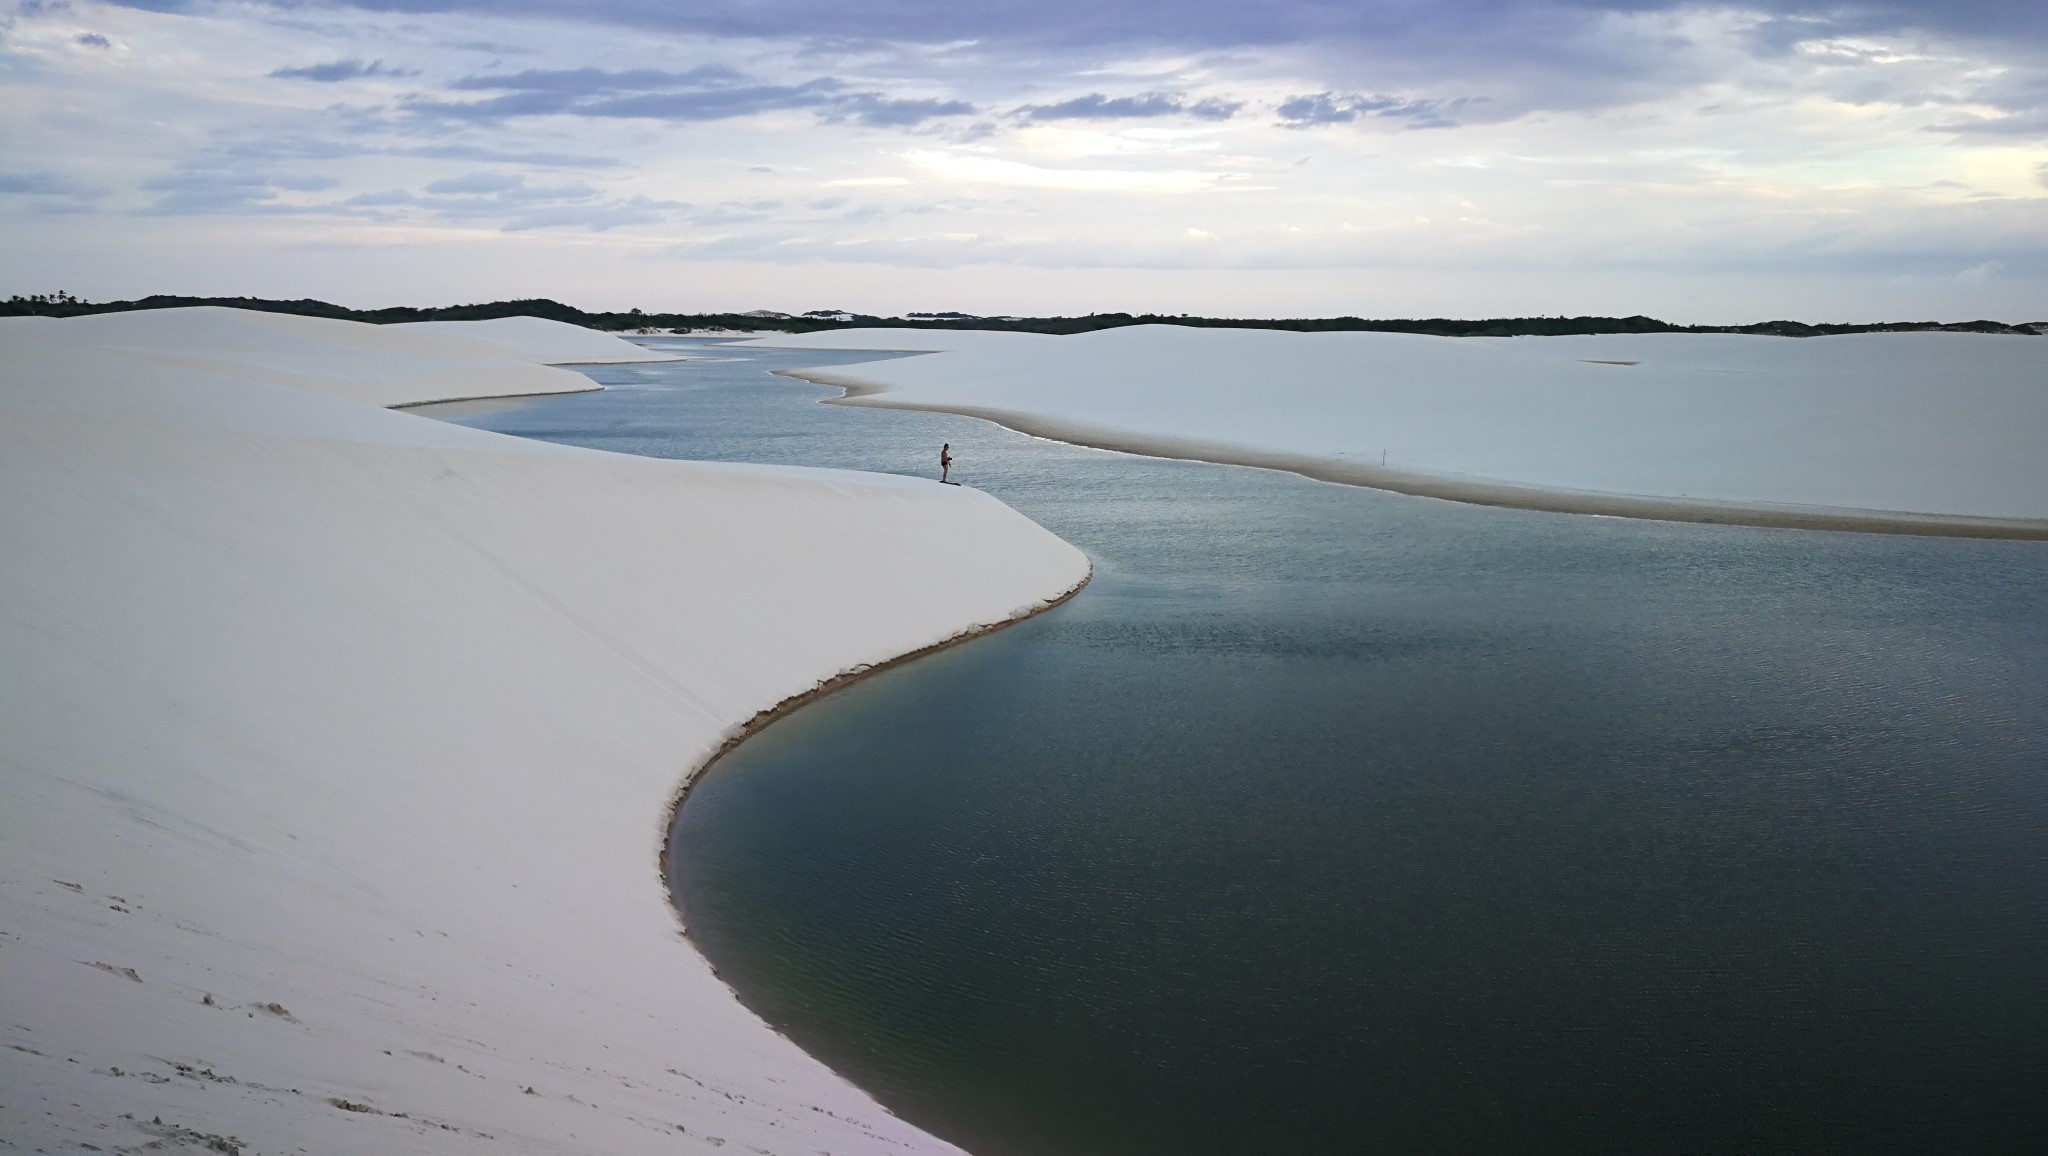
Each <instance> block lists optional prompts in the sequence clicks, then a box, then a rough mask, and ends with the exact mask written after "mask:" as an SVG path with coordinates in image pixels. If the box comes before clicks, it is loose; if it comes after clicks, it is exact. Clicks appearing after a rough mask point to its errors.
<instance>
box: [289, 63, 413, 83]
mask: <svg viewBox="0 0 2048 1156" xmlns="http://www.w3.org/2000/svg"><path fill="white" fill-rule="evenodd" d="M270 75H271V76H274V77H277V78H279V79H282V80H312V81H317V82H319V83H321V84H334V83H337V82H339V81H343V80H356V79H358V78H361V77H365V76H418V75H419V71H418V70H417V69H403V68H391V67H388V66H387V65H385V63H384V62H383V61H381V60H372V61H370V62H369V63H368V64H364V63H363V62H362V61H360V60H355V59H348V60H330V61H328V62H327V63H325V64H308V65H305V66H304V67H300V68H279V69H275V70H273V71H272V72H271V73H270Z"/></svg>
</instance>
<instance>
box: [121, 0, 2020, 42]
mask: <svg viewBox="0 0 2048 1156" xmlns="http://www.w3.org/2000/svg"><path fill="white" fill-rule="evenodd" d="M128 2H129V4H130V5H131V6H134V7H149V8H157V9H162V8H166V7H181V6H182V4H181V3H180V2H179V0H128ZM291 2H292V3H294V4H295V3H296V2H297V0H291ZM354 6H355V7H359V8H365V9H370V10H376V11H397V12H482V13H489V14H492V15H496V16H540V17H547V18H554V19H565V18H566V19H576V20H582V21H587V22H592V23H602V24H612V25H621V26H626V27H637V28H650V29H661V30H664V31H669V32H682V33H692V34H698V35H710V36H738V37H765V38H776V39H786V38H789V37H790V36H792V35H797V36H802V37H806V38H810V39H813V40H816V41H819V42H834V41H837V42H843V43H850V44H856V45H872V44H877V43H884V42H898V43H904V42H907V43H917V44H958V43H962V42H969V41H972V42H977V43H979V44H988V43H992V42H1010V43H1015V44H1019V45H1072V46H1090V47H1096V48H1102V49H1105V50H1108V51H1110V52H1111V54H1114V53H1115V50H1116V49H1120V48H1125V47H1131V46H1156V47H1169V48H1183V49H1203V48H1210V49H1214V48H1233V47H1245V46H1272V45H1287V44H1303V43H1318V42H1330V41H1349V42H1353V43H1359V42H1370V41H1373V40H1384V39H1386V38H1388V37H1390V36H1400V35H1402V34H1404V33H1408V32H1412V31H1415V30H1418V29H1427V30H1429V31H1430V32H1431V33H1432V34H1433V35H1436V36H1438V37H1441V38H1444V39H1449V38H1450V37H1452V36H1455V35H1457V34H1458V33H1460V32H1463V33H1464V34H1466V35H1467V36H1470V37H1474V38H1477V37H1478V36H1479V35H1480V34H1483V33H1484V32H1485V30H1486V29H1487V28H1488V27H1489V26H1490V25H1492V26H1498V25H1500V24H1503V23H1522V22H1525V21H1539V22H1540V21H1546V20H1547V21H1551V22H1565V21H1570V22H1579V21H1587V20H1590V21H1595V22H1597V21H1599V20H1601V19H1602V18H1604V17H1606V16H1609V15H1614V14H1619V15H1636V14H1642V13H1664V12H1676V11H1680V10H1685V9H1690V8H1700V7H1705V5H1701V4H1699V3H1698V2H1697V0H1436V2H1433V3H1428V4H1421V3H1389V2H1384V0H1382V2H1377V3H1361V2H1359V0H1290V2H1289V3H1286V4H1247V3H1245V2H1244V0H986V2H983V3H975V4H961V3H956V2H942V0H924V2H915V0H897V2H893V3H883V4H874V3H846V2H845V0H696V2H694V3H690V4H665V3H658V2H655V0H575V2H574V3H571V2H569V0H355V5H354ZM1741 7H1742V8H1743V9H1744V10H1747V11H1751V12H1754V13H1757V14H1759V15H1761V16H1764V17H1776V18H1781V19H1785V20H1788V21H1793V22H1798V23H1804V24H1807V25H1809V26H1812V27H1816V28H1820V29H1823V30H1826V31H1827V32H1828V33H1830V34H1839V35H1852V34H1868V33H1880V32H1906V31H1918V32H1933V33H1944V34H1951V35H1959V36H1970V37H2013V36H2026V35H2036V36H2038V35H2039V34H2041V33H2043V32H2048V6H2044V5H2040V4H2036V3H2030V2H2028V0H1860V2H1858V3H1843V2H1842V0H1747V2H1746V3H1744V4H1743V5H1741Z"/></svg>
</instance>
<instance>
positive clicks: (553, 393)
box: [383, 361, 659, 417]
mask: <svg viewBox="0 0 2048 1156" xmlns="http://www.w3.org/2000/svg"><path fill="white" fill-rule="evenodd" d="M577 364H587V365H598V364H604V363H601V362H595V361H592V362H578V363H577ZM610 364H615V365H636V364H639V363H638V362H631V361H620V362H612V363H610ZM657 364H659V363H657ZM558 368H559V367H558ZM604 388H605V387H604V386H602V385H599V384H597V383H596V382H592V383H591V384H590V388H588V389H549V390H543V391H541V392H539V393H478V394H472V395H470V396H468V397H437V398H434V399H433V400H432V401H407V402H401V403H399V404H398V405H387V406H384V407H383V408H385V409H395V410H401V411H403V410H413V409H426V408H427V407H429V406H436V405H455V404H457V403H459V402H465V401H518V400H519V399H521V398H528V397H574V396H576V395H577V394H579V393H603V392H604ZM425 416H427V417H432V416H433V415H432V414H427V415H425Z"/></svg>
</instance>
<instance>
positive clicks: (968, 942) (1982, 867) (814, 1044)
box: [469, 352, 2048, 1156]
mask: <svg viewBox="0 0 2048 1156" xmlns="http://www.w3.org/2000/svg"><path fill="white" fill-rule="evenodd" d="M747 356H748V357H749V358H750V360H746V361H735V362H728V363H721V364H696V365H679V366H643V367H618V368H607V369H600V370H596V371H594V375H595V376H597V377H598V378H599V379H600V380H604V381H607V382H610V383H614V384H616V385H617V387H618V388H616V389H615V390H613V391H610V392H607V393H604V394H596V395H584V396H579V397H568V398H560V399H551V400H547V401H544V402H540V403H536V404H534V405H531V406H528V407H525V408H522V409H519V410H515V411H510V412H504V413H497V414H488V415H481V416H478V417H476V418H473V419H469V420H470V421H471V423H472V424H477V425H484V426H488V427H490V428H497V429H503V430H506V431H508V432H515V433H523V434H527V435H530V436H540V437H547V438H551V439H555V440H561V441H569V442H576V443H578V444H585V445H596V446H600V447H602V448H608V449H620V450H626V451H628V452H637V453H653V454H658V455H666V456H677V457H708V458H725V459H734V460H751V461H776V462H794V463H801V464H810V465H843V466H854V467H858V468H867V469H885V470H893V471H897V472H906V473H918V472H927V473H929V472H932V462H931V459H932V458H933V457H934V456H935V454H936V450H937V447H938V444H939V443H940V442H941V441H951V442H952V443H953V444H954V447H955V452H956V454H958V456H959V458H960V463H959V467H958V472H957V473H956V477H959V478H961V480H963V481H965V482H967V483H968V484H970V485H976V486H980V487H983V488H986V489H988V490H990V491H992V492H994V493H996V494H997V495H999V496H1001V497H1002V498H1004V499H1005V500H1006V501H1008V502H1010V503H1011V504H1012V505H1015V506H1017V507H1018V508H1019V509H1021V510H1023V511H1024V512H1025V513H1027V514H1029V515H1031V516H1032V517H1034V518H1036V519H1037V520H1039V521H1040V522H1041V523H1043V524H1045V525H1046V526H1048V527H1049V528H1051V529H1053V530H1055V531H1056V532H1058V533H1060V534H1061V535H1062V536H1064V537H1066V538H1067V539H1068V540H1070V541H1073V542H1075V543H1076V544H1077V545H1080V546H1081V547H1082V548H1083V549H1085V550H1087V551H1088V552H1089V554H1090V556H1091V557H1092V558H1093V559H1095V561H1096V565H1097V577H1096V580H1095V582H1094V583H1093V584H1092V585H1091V587H1090V588H1089V589H1088V590H1087V591H1086V592H1084V593H1083V594H1082V595H1081V596H1080V597H1079V598H1077V599H1075V600H1074V601H1073V602H1071V603H1069V604H1067V605H1066V606H1064V607H1062V608H1060V609H1058V610H1055V611H1053V612H1051V613H1049V614H1047V615H1044V616H1042V617H1040V618H1037V619H1034V620H1032V621H1030V622H1027V623H1024V624H1022V625H1020V626H1017V627H1015V628H1012V629H1010V630H1007V631H1004V632H1001V633H999V634H996V635H993V636H990V637H988V638H985V639H982V640H979V641H977V642H974V643H972V644H969V645H966V646H962V647H958V648H955V649H952V650H949V651H945V652H942V653H940V654H937V655H934V656H931V657H929V658H926V659H921V660H919V661H917V662H915V663H912V664H909V665H907V666H905V667H902V668H898V669H896V670H892V671H889V672H885V673H883V674H881V675H878V676H876V677H874V678H871V679H868V680H865V681H863V682H860V683H857V684H855V685H853V686H852V687H850V688H848V689H846V690H844V691H842V692H840V693H838V694H835V695H833V696H830V697H829V698H827V699H825V700H823V701H821V702H819V703H817V704H814V705H812V706H809V707H807V708H805V709H804V710H802V711H799V712H797V713H795V714H794V715H792V716H791V717H789V718H788V719H786V720H783V721H782V722H779V723H777V724H775V725H774V726H772V727H770V728H768V729H767V730H766V731H764V732H763V733H761V734H760V735H758V736H756V737H755V738H753V739H751V740H749V741H748V742H747V743H745V744H743V745H742V746H741V747H740V748H738V749H737V750H735V751H734V752H733V753H732V754H731V755H729V756H728V757H727V758H726V759H725V760H723V761H722V762H721V763H720V764H719V766H718V767H717V768H716V769H715V770H714V771H713V772H712V773H710V774H709V775H708V776H707V777H706V778H705V779H704V781H703V782H702V783H701V784H700V785H699V786H698V787H697V788H696V789H695V790H694V791H693V792H692V794H691V797H690V801H689V804H688V805H687V806H686V807H685V808H684V809H683V812H682V815H681V817H680V819H679V821H678V830H677V836H678V837H677V839H676V842H675V844H674V851H675V860H674V871H675V879H674V880H673V882H674V884H675V887H676V891H677V894H678V896H679V897H680V901H681V903H682V905H683V908H684V910H685V913H686V916H687V918H688V921H689V923H690V926H691V929H692V934H693V936H694V937H695V939H696V940H697V942H698V943H699V944H700V945H701V946H702V948H703V949H704V950H705V952H706V953H707V954H708V955H710V956H711V958H712V959H713V960H714V961H715V962H716V963H718V964H719V965H720V967H721V969H722V972H723V974H724V975H725V976H726V978H727V979H728V980H729V981H731V982H732V983H733V984H734V986H735V987H736V988H737V989H738V990H739V992H740V993H741V995H742V998H744V999H745V1000H746V1002H747V1003H748V1005H749V1006H751V1007H753V1008H754V1009H755V1010H756V1011H757V1012H759V1013H760V1014H761V1015H762V1016H763V1017H764V1018H766V1019H767V1020H768V1021H769V1022H771V1023H773V1024H775V1025H777V1026H778V1027H780V1028H782V1029H783V1030H784V1031H786V1032H787V1033H788V1034H789V1035H790V1036H792V1038H794V1039H796V1040H797V1041H798V1042H799V1043H801V1044H802V1045H803V1046H804V1047H805V1048H806V1049H808V1050H810V1051H812V1052H813V1053H814V1054H816V1055H819V1056H820V1057H822V1058H824V1059H826V1060H827V1061H828V1062H830V1063H832V1064H833V1065H834V1066H835V1067H836V1068H838V1069H839V1070H840V1071H841V1072H843V1073H845V1074H846V1075H848V1076H849V1077H850V1078H852V1079H853V1080H855V1082H857V1083H859V1084H860V1085H861V1086H863V1087H865V1088H867V1089H868V1090H870V1091H871V1092H873V1093H874V1094H875V1095H876V1096H877V1097H878V1098H880V1099H881V1100H882V1101H883V1102H884V1103H886V1104H889V1105H890V1106H891V1107H893V1108H894V1109H896V1110H897V1111H898V1112H899V1113H901V1114H902V1115H904V1116H906V1117H907V1118H909V1119H910V1120H912V1121H914V1122H916V1123H918V1124H920V1125H922V1126H925V1127H927V1128H929V1129H931V1130H933V1131H935V1132H937V1133H939V1134H940V1135H942V1136H945V1137H947V1138H949V1139H952V1140H955V1141H956V1142H958V1143H961V1144H963V1145H964V1146H966V1147H967V1148H969V1150H970V1151H973V1152H976V1153H980V1154H982V1156H1097V1154H1099V1156H1148V1154H1159V1156H1169V1154H1172V1156H1179V1154H1215V1156H1234V1154H1240V1153H1266V1152H1272V1153H1299V1154H1312V1153H1333V1154H1334V1153H1359V1152H1501V1151H1524V1150H1544V1149H1547V1150H1560V1151H1601V1152H1624V1151H1626V1152H1639V1151H1646V1150H1655V1151H1662V1150H1677V1151H1699V1152H1727V1151H1784V1152H1792V1151H1802V1152H1810V1151H1856V1152H1878V1151H1886V1152H1907V1151H1915V1152H1932V1151H1973V1152H1974V1151H2012V1152H2020V1151H2032V1150H2035V1149H2036V1148H2038V1143H2039V1141H2038V1138H2039V1136H2040V1135H2042V1134H2044V1127H2048V1107H2044V1104H2048V1097H2044V1096H2043V1094H2042V1093H2043V1091H2044V1089H2048V999H2044V998H2043V997H2044V979H2043V976H2044V966H2048V779H2044V775H2048V724H2044V722H2043V719H2044V718H2048V709H2044V708H2048V597H2044V594H2043V589H2044V587H2043V579H2044V577H2048V548H2044V546H2043V545H2042V544H2039V543H1999V542H1970V541H1955V540H1939V539H1920V538H1901V537H1883V536H1873V535H1851V534H1823V533H1806V532H1795V531H1763V530H1753V529H1745V528H1737V527H1723V526H1692V525H1683V526H1682V525H1674V524H1664V523H1654V522H1636V521H1623V520H1615V519H1599V518H1582V517H1573V516H1568V515H1554V514H1542V513H1530V512H1521V511H1505V510H1485V509H1478V508H1473V507H1463V506H1456V505H1452V504H1448V503H1442V502H1434V501H1429V500H1425V499H1413V498H1403V497H1397V496H1393V495H1387V494H1381V493H1377V492H1374V491H1368V490H1360V489H1353V488H1347V487H1340V486H1332V485H1325V484H1321V483H1314V482H1309V481H1305V480H1302V479H1299V478H1295V477H1291V476H1289V475H1284V474H1277V473H1271V472H1265V471H1257V470H1248V469H1240V468H1234V467H1222V466H1209V465H1203V464H1199V463H1185V462H1165V461H1154V460H1148V459H1140V458H1132V457H1126V456H1121V455H1115V454H1108V453H1101V452H1098V451H1091V450H1084V449H1078V448H1074V447H1068V446H1061V445H1057V444H1053V443H1048V442H1043V441H1037V440H1034V439H1029V438H1024V437H1021V436H1019V435H1016V434H1011V433H1008V432H1005V431H1001V430H998V429H996V428H994V427H991V426H988V425H986V424H985V423H980V422H975V421H972V420H969V419H962V418H955V417H950V416H946V415H936V414H921V413H898V412H888V411H874V410H860V409H852V408H847V407H830V406H819V405H816V404H814V402H815V400H816V399H817V398H820V397H823V396H828V395H829V391H825V390H820V389H817V388H815V387H811V386H808V385H805V384H803V383H800V382H792V381H787V380H784V379H776V378H770V377H766V376H764V375H763V370H764V369H767V368H774V367H777V366H782V365H796V364H811V365H818V364H826V363H828V362H835V361H838V362H845V361H854V360H861V359H863V357H862V356H861V355H836V356H835V355H829V354H819V353H815V352H812V353H793V354H791V353H783V354H771V353H766V352H754V353H749V354H748V355H747ZM819 587H820V596H821V597H830V596H831V591H832V576H831V575H830V574H829V573H821V574H820V575H819ZM850 612H857V608H850Z"/></svg>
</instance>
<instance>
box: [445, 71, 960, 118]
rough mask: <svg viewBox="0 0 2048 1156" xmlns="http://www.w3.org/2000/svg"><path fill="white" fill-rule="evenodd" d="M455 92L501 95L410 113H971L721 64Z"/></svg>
mask: <svg viewBox="0 0 2048 1156" xmlns="http://www.w3.org/2000/svg"><path fill="white" fill-rule="evenodd" d="M449 88H450V89H451V90H455V91H468V92H499V93H502V94H503V95H501V96H494V97H490V98H488V99H485V100H475V101H448V100H416V101H412V102H409V103H408V104H407V105H406V106H405V107H406V109H407V110H408V111H410V112H413V113H415V114H418V115H421V116H427V117H433V118H437V119H442V120H456V121H469V122H472V123H489V122H495V121H502V120H509V119H512V118H515V117H523V116H582V117H609V118H621V119H646V120H666V121H680V122H695V121H716V120H735V119H738V118H741V117H748V116H757V115H760V114H762V113H768V112H786V111H791V110H805V111H810V112H814V113H816V114H817V115H818V116H820V117H822V118H823V119H825V120H827V121H834V122H849V121H850V122H854V123H858V124H866V125H874V126H877V127H886V128H901V127H912V126H915V125H919V124H922V123H924V122H925V121H927V120H932V119H935V118H939V117H949V116H971V115H973V113H974V112H975V108H974V106H973V105H971V104H969V103H967V102H966V101H963V100H950V99H942V98H932V97H909V98H904V97H893V96H890V95H888V94H886V93H881V92H874V91H861V90H854V89H852V88H851V86H849V85H848V84H847V83H846V82H845V81H842V80H839V79H837V78H834V77H830V76H821V77H817V78H815V79H812V80H808V81H805V82H803V83H801V84H760V83H755V82H752V81H751V80H750V78H748V77H747V76H745V75H744V74H742V73H740V72H738V71H736V70H734V69H731V68H727V67H724V66H721V65H711V66H707V67H703V68H694V69H690V70H688V71H685V72H669V71H664V70H661V69H652V68H639V69H627V70H622V71H607V70H605V69H600V68H573V69H529V70H527V71H524V72H516V73H506V74H492V75H481V76H466V77H463V78H462V79H460V80H457V81H455V82H454V83H453V84H451V85H449Z"/></svg>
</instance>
